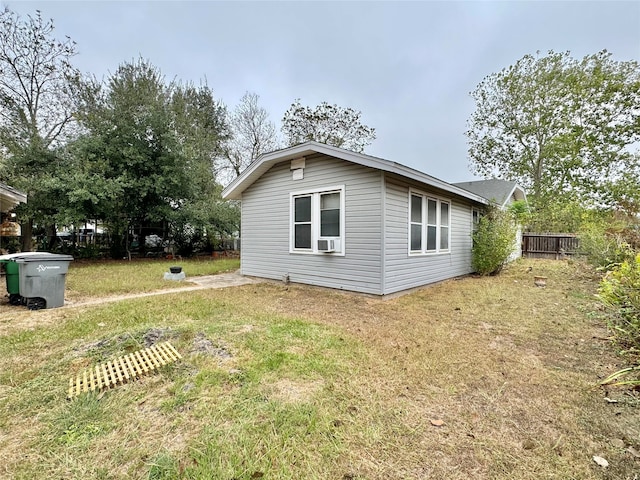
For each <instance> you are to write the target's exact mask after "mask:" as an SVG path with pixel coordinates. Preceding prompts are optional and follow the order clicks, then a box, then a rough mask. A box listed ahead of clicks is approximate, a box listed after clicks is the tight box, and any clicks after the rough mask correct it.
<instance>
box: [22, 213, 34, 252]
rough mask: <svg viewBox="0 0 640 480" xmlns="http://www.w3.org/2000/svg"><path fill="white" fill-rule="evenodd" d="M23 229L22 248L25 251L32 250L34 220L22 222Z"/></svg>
mask: <svg viewBox="0 0 640 480" xmlns="http://www.w3.org/2000/svg"><path fill="white" fill-rule="evenodd" d="M20 229H21V230H22V238H21V246H20V250H21V251H23V252H31V251H32V250H33V238H32V237H33V220H29V221H28V222H26V223H21V224H20Z"/></svg>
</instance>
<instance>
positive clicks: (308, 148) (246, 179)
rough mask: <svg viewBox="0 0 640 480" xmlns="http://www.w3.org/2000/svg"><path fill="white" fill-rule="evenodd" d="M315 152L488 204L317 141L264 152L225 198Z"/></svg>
mask: <svg viewBox="0 0 640 480" xmlns="http://www.w3.org/2000/svg"><path fill="white" fill-rule="evenodd" d="M314 153H321V154H324V155H329V156H332V157H335V158H339V159H341V160H346V161H348V162H352V163H355V164H358V165H363V166H366V167H371V168H376V169H378V170H382V171H384V172H389V173H394V174H396V175H400V176H402V177H405V178H408V179H411V180H416V181H418V182H421V183H423V184H426V185H429V186H432V187H436V188H439V189H441V190H444V191H446V192H450V193H452V194H455V195H458V196H460V197H464V198H467V199H470V200H473V201H475V202H479V203H484V204H487V203H489V202H488V201H487V198H486V197H483V196H482V195H478V194H477V193H475V192H471V191H469V190H466V189H463V188H460V187H458V186H455V185H452V184H450V183H447V182H445V181H442V180H439V179H437V178H435V177H432V176H431V175H427V174H426V173H422V172H420V171H418V170H414V169H413V168H409V167H406V166H404V165H401V164H399V163H396V162H392V161H390V160H384V159H382V158H378V157H372V156H370V155H364V154H362V153H355V152H352V151H349V150H344V149H342V148H338V147H334V146H331V145H326V144H324V143H318V142H313V141H311V142H305V143H302V144H300V145H296V146H294V147H289V148H285V149H283V150H277V151H275V152H271V153H265V154H263V155H261V156H260V157H258V159H257V160H256V161H255V162H253V163H252V164H251V165H249V166H248V167H247V168H246V169H245V170H244V171H243V172H242V173H241V174H240V176H238V178H236V179H235V180H234V181H233V182H231V183H230V184H229V185H228V186H227V187H226V188H225V189H224V190H223V191H222V198H228V199H232V200H240V198H241V197H242V192H244V191H245V190H246V189H247V188H249V187H250V186H251V185H252V184H253V183H254V182H255V181H256V180H257V179H258V178H260V177H261V176H262V175H263V174H264V173H266V172H267V171H268V170H269V169H270V168H271V167H272V166H273V165H275V164H277V163H280V162H283V161H287V160H294V159H296V158H300V157H304V156H305V155H311V154H314Z"/></svg>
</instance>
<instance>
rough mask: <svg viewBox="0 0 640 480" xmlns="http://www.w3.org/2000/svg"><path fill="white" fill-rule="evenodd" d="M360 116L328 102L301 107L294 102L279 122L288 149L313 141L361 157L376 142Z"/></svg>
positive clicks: (297, 102)
mask: <svg viewBox="0 0 640 480" xmlns="http://www.w3.org/2000/svg"><path fill="white" fill-rule="evenodd" d="M361 116H362V113H361V112H359V111H357V110H354V109H352V108H344V107H339V106H338V105H330V104H328V103H327V102H322V103H321V104H320V105H318V106H317V107H315V108H313V109H312V108H311V107H304V106H302V105H301V104H300V99H297V100H296V101H295V102H294V103H293V104H291V107H289V109H288V110H287V111H286V112H285V114H284V117H283V118H282V131H283V133H284V135H285V137H286V142H287V144H288V145H290V146H292V145H297V144H300V143H304V142H306V141H309V140H314V141H316V142H320V143H326V144H328V145H333V146H335V147H340V148H345V149H347V150H352V151H354V152H359V153H361V152H362V151H364V148H365V147H366V146H367V145H369V144H371V142H372V141H373V140H375V138H376V131H375V129H374V128H372V127H368V126H367V125H363V124H362V123H361V121H360V117H361Z"/></svg>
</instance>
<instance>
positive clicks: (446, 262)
mask: <svg viewBox="0 0 640 480" xmlns="http://www.w3.org/2000/svg"><path fill="white" fill-rule="evenodd" d="M385 183H386V188H385V192H386V194H385V244H386V249H385V255H384V272H385V284H384V285H385V287H384V294H390V293H394V292H399V291H402V290H406V289H409V288H415V287H419V286H421V285H426V284H429V283H433V282H437V281H441V280H445V279H447V278H452V277H457V276H460V275H465V274H468V273H471V271H472V269H471V246H472V242H471V231H472V225H471V204H470V203H468V202H466V201H461V200H460V199H459V198H457V197H455V196H453V195H451V194H447V193H446V192H437V191H434V190H432V189H428V188H425V186H424V185H422V186H421V185H419V184H409V183H406V182H403V181H402V180H399V179H397V178H387V179H386V182H385ZM410 187H412V188H415V189H418V190H421V191H423V192H425V193H428V194H432V195H434V196H437V197H439V198H442V199H446V200H449V201H450V202H451V226H450V228H451V243H450V250H449V253H442V254H439V253H438V254H428V255H409V252H408V242H409V237H408V235H409V228H408V221H409V220H408V219H409V200H408V199H409V188H410Z"/></svg>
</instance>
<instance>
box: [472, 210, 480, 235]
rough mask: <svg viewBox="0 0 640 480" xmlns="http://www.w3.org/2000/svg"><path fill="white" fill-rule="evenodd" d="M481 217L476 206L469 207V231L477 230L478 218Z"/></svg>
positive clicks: (474, 231)
mask: <svg viewBox="0 0 640 480" xmlns="http://www.w3.org/2000/svg"><path fill="white" fill-rule="evenodd" d="M481 217H482V210H480V209H479V208H477V207H471V233H472V234H473V233H476V232H477V231H478V226H479V225H480V218H481Z"/></svg>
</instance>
